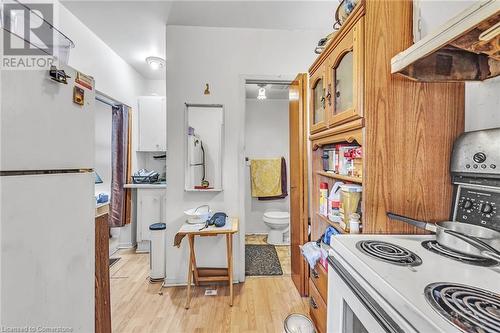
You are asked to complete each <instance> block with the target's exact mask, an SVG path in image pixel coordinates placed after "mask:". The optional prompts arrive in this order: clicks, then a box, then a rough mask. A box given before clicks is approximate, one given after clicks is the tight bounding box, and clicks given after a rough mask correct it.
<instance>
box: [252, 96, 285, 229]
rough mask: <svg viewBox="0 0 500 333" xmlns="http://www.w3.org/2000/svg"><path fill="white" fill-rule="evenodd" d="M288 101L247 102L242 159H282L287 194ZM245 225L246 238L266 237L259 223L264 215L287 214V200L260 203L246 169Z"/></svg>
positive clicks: (253, 100)
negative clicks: (258, 235)
mask: <svg viewBox="0 0 500 333" xmlns="http://www.w3.org/2000/svg"><path fill="white" fill-rule="evenodd" d="M288 104H289V102H288V100H276V99H275V100H272V99H266V100H257V99H247V100H246V104H245V105H246V106H245V155H246V156H247V157H248V158H250V159H252V158H277V157H281V156H283V157H285V160H286V163H287V177H288V183H287V185H288V193H290V169H289V163H290V160H289V157H288V151H289V146H288V143H289V134H288V133H289V126H288ZM245 174H246V175H245V224H246V230H245V232H246V233H247V234H261V233H268V232H269V228H268V227H267V226H266V225H265V223H264V221H263V220H262V216H263V215H264V213H265V212H266V211H271V210H274V211H287V212H288V211H290V196H287V197H286V198H285V199H279V200H272V201H259V200H258V199H257V198H252V195H251V191H250V167H247V168H246V169H245Z"/></svg>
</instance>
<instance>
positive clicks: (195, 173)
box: [188, 135, 205, 188]
mask: <svg viewBox="0 0 500 333" xmlns="http://www.w3.org/2000/svg"><path fill="white" fill-rule="evenodd" d="M202 145H203V142H202V141H201V139H200V137H198V136H196V135H189V136H188V157H189V161H188V163H189V164H188V168H189V169H188V175H189V180H190V185H191V188H193V187H195V186H200V185H201V181H202V180H203V177H204V173H205V161H204V160H203V159H204V158H203V154H204V153H203V149H202Z"/></svg>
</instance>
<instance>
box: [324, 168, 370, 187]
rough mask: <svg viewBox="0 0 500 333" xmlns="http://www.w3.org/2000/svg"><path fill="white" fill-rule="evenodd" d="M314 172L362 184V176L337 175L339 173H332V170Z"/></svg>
mask: <svg viewBox="0 0 500 333" xmlns="http://www.w3.org/2000/svg"><path fill="white" fill-rule="evenodd" d="M316 174H318V175H320V176H324V177H328V178H332V179H338V180H343V181H346V182H351V183H358V184H362V183H363V179H362V178H359V177H351V176H344V175H339V174H337V173H333V172H327V171H316Z"/></svg>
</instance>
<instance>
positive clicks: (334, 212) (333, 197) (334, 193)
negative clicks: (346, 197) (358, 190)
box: [328, 182, 344, 223]
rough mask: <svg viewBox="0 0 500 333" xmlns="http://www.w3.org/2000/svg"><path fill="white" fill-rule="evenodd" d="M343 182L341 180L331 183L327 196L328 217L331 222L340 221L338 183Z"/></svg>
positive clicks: (341, 183)
mask: <svg viewBox="0 0 500 333" xmlns="http://www.w3.org/2000/svg"><path fill="white" fill-rule="evenodd" d="M343 184H344V183H343V182H336V183H335V184H333V186H332V190H331V191H330V195H329V196H328V219H329V220H330V221H332V222H337V223H338V222H340V211H339V208H340V185H343Z"/></svg>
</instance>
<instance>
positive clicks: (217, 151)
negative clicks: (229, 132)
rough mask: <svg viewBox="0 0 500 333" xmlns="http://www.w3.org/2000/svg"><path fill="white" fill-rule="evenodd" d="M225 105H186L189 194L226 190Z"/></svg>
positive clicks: (187, 186) (186, 181) (187, 183)
mask: <svg viewBox="0 0 500 333" xmlns="http://www.w3.org/2000/svg"><path fill="white" fill-rule="evenodd" d="M223 133H224V108H223V106H222V105H201V104H186V142H187V145H186V177H185V178H186V180H185V187H186V191H222V152H223V150H222V148H223V147H222V146H223Z"/></svg>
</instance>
